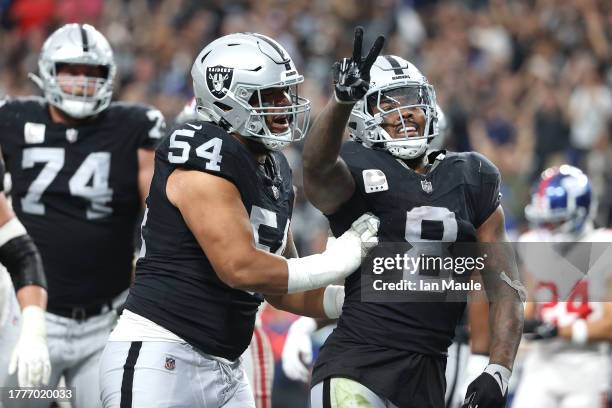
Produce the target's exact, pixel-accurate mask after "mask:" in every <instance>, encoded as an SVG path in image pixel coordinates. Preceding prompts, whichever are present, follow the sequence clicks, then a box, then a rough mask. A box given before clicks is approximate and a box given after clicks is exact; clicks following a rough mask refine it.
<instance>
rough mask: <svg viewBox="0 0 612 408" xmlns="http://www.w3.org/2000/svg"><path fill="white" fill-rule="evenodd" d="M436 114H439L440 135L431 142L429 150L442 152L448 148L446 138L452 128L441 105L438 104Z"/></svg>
mask: <svg viewBox="0 0 612 408" xmlns="http://www.w3.org/2000/svg"><path fill="white" fill-rule="evenodd" d="M436 112H437V114H438V134H437V136H436V138H435V139H433V140H431V141H430V142H429V150H442V149H443V148H444V147H445V146H446V137H447V136H448V131H449V128H450V124H449V123H448V120H447V119H446V114H445V113H444V111H443V110H442V107H441V106H440V105H439V104H436Z"/></svg>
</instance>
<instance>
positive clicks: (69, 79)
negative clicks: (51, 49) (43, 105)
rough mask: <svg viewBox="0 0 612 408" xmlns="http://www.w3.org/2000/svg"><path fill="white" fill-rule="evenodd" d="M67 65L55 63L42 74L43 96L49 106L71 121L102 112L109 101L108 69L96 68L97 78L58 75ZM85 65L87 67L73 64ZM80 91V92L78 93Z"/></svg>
mask: <svg viewBox="0 0 612 408" xmlns="http://www.w3.org/2000/svg"><path fill="white" fill-rule="evenodd" d="M66 65H70V63H69V62H58V63H55V64H53V65H52V67H51V68H50V73H49V75H48V76H47V75H44V74H43V81H45V88H44V89H45V96H46V97H47V99H48V100H49V102H50V103H51V104H52V105H54V106H56V107H57V108H59V109H60V110H61V111H63V112H65V113H66V114H67V115H69V116H71V117H73V118H77V119H80V118H85V117H88V116H93V115H95V114H97V113H99V112H101V111H102V110H104V109H105V108H106V107H107V106H108V104H109V103H110V101H111V98H112V94H113V90H112V87H113V86H112V79H111V77H110V71H111V69H110V67H108V66H105V65H90V66H92V67H97V68H98V69H99V71H100V76H87V75H72V74H69V73H66V74H62V73H61V72H60V71H61V70H62V68H63V67H64V66H66ZM75 65H88V64H80V63H79V64H75ZM79 88H80V89H81V92H78V91H79Z"/></svg>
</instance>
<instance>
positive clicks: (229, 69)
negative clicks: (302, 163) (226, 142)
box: [191, 33, 310, 150]
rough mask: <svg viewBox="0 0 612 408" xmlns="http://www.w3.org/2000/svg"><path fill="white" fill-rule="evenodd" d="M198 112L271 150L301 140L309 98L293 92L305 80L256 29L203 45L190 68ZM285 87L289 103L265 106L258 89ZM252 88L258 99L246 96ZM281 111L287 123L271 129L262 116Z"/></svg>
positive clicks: (273, 44) (273, 114) (251, 94)
mask: <svg viewBox="0 0 612 408" xmlns="http://www.w3.org/2000/svg"><path fill="white" fill-rule="evenodd" d="M191 76H192V77H193V89H194V94H195V97H196V105H197V109H198V111H200V112H201V113H203V114H205V115H206V116H207V117H209V118H211V120H212V121H213V122H215V123H218V124H219V125H221V126H222V127H224V128H225V129H226V130H227V131H228V132H230V133H231V132H234V133H237V134H239V135H241V136H244V137H249V138H254V139H255V140H258V141H259V142H261V143H262V144H263V145H264V146H265V147H266V148H268V149H270V150H279V149H282V148H284V147H285V146H287V145H288V144H289V143H291V142H292V141H297V140H301V139H302V138H303V137H304V136H305V134H306V131H307V129H308V124H309V121H310V101H308V100H307V99H305V98H303V97H300V96H298V93H297V85H298V84H300V83H302V82H303V81H304V77H303V76H302V75H300V74H299V73H298V71H297V69H296V68H295V64H294V63H293V60H292V59H291V57H290V56H289V54H288V53H287V51H285V49H284V48H283V47H282V46H281V45H280V44H279V43H277V42H276V41H274V40H273V39H271V38H269V37H266V36H265V35H261V34H256V33H237V34H230V35H226V36H224V37H221V38H219V39H217V40H215V41H213V42H212V43H210V44H208V45H207V46H206V47H205V48H204V49H203V50H202V51H201V52H200V54H199V55H198V56H197V58H196V60H195V62H194V63H193V67H192V68H191ZM269 88H280V89H287V94H288V98H289V99H290V101H291V105H288V106H265V105H264V104H262V102H261V101H262V97H261V91H262V90H264V89H269ZM255 93H257V94H258V98H257V101H258V102H257V103H255V104H254V105H251V104H250V103H249V101H250V100H251V97H252V96H253V95H254V94H255ZM270 116H285V117H286V119H287V120H288V121H289V124H290V126H289V128H288V130H287V131H286V132H283V133H273V132H272V131H271V130H270V129H269V128H268V125H267V124H266V117H270Z"/></svg>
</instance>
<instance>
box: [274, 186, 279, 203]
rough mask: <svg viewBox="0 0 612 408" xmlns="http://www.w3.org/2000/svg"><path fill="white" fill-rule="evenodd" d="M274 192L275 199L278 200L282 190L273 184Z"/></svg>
mask: <svg viewBox="0 0 612 408" xmlns="http://www.w3.org/2000/svg"><path fill="white" fill-rule="evenodd" d="M272 194H273V195H274V199H275V200H278V197H280V190H279V189H278V187H277V186H272Z"/></svg>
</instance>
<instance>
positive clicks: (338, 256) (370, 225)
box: [287, 213, 380, 293]
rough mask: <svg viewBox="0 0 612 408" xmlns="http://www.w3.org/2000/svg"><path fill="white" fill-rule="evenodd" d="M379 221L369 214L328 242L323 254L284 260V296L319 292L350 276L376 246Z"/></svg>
mask: <svg viewBox="0 0 612 408" xmlns="http://www.w3.org/2000/svg"><path fill="white" fill-rule="evenodd" d="M379 225H380V221H379V219H378V218H377V217H375V216H374V215H372V214H369V213H366V214H363V215H362V216H361V217H359V218H358V219H357V220H356V221H355V222H353V224H352V225H351V228H349V230H348V231H346V232H345V233H344V234H342V235H341V236H340V237H339V238H338V239H336V240H335V241H333V242H329V243H328V246H327V248H326V249H325V251H324V252H323V253H320V254H315V255H310V256H306V257H304V258H291V259H287V266H288V269H289V279H288V282H287V293H295V292H305V291H307V290H312V289H317V288H322V287H324V286H327V285H329V284H332V283H334V282H337V281H339V280H342V279H344V278H346V277H347V276H348V275H350V274H351V273H353V272H354V271H355V270H356V269H357V268H358V267H359V265H360V264H361V258H362V256H365V255H366V254H367V252H368V251H369V250H370V249H372V248H374V247H375V246H376V245H377V244H378V237H377V236H376V234H377V233H378V227H379Z"/></svg>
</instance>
